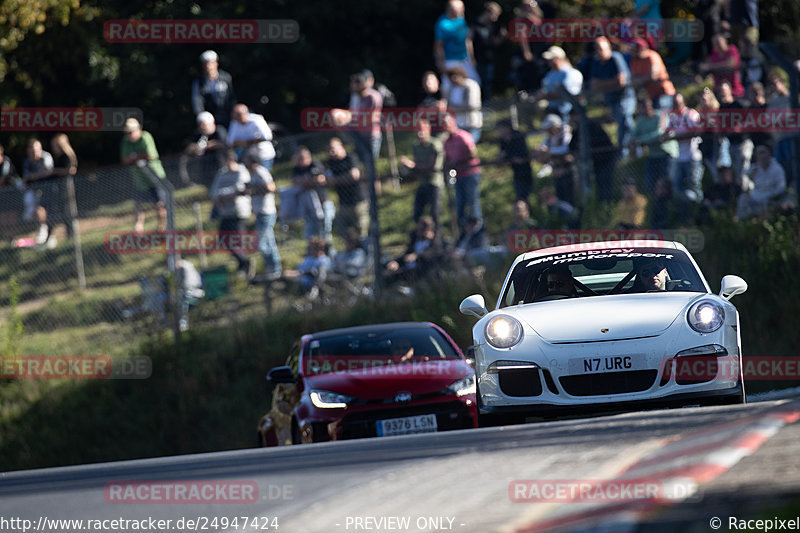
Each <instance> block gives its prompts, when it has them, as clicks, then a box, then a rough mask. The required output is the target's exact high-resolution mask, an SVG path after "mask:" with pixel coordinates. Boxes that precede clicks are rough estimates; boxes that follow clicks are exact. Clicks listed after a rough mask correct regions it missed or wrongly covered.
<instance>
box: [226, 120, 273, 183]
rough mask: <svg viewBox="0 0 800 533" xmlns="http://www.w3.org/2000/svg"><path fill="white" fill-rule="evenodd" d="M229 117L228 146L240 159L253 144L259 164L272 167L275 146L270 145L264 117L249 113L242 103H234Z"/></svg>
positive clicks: (270, 139) (270, 138) (269, 130)
mask: <svg viewBox="0 0 800 533" xmlns="http://www.w3.org/2000/svg"><path fill="white" fill-rule="evenodd" d="M231 119H232V120H231V125H230V128H228V146H230V147H231V148H233V149H234V150H236V155H237V156H238V157H239V158H240V159H241V157H242V154H243V153H244V152H245V150H247V149H248V148H250V147H251V146H255V147H256V149H257V153H258V157H259V159H260V160H261V165H262V166H263V167H264V168H266V169H267V170H270V169H272V162H273V160H274V159H275V147H274V146H272V130H271V129H270V127H269V125H268V124H267V121H266V120H265V119H264V117H263V116H262V115H258V114H256V113H251V112H250V110H249V109H247V106H246V105H244V104H236V105H235V106H234V107H233V113H231Z"/></svg>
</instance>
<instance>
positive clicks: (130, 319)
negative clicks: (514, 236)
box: [0, 97, 708, 353]
mask: <svg viewBox="0 0 800 533" xmlns="http://www.w3.org/2000/svg"><path fill="white" fill-rule="evenodd" d="M574 107H575V109H576V110H577V111H578V112H577V113H575V114H574V115H573V116H571V117H569V116H567V117H565V120H564V121H563V123H564V124H565V125H566V124H571V125H572V131H571V135H572V139H571V140H570V139H567V142H568V146H567V148H566V149H565V150H564V151H562V152H560V153H559V154H553V153H547V152H545V151H543V150H541V149H539V147H540V146H541V145H542V144H543V143H544V144H547V143H548V142H552V139H551V140H550V141H548V136H549V135H550V136H552V135H553V133H552V131H551V132H550V133H548V132H547V131H546V130H547V128H545V127H543V126H547V123H546V116H547V111H546V108H545V107H544V106H542V105H541V104H540V103H538V102H535V101H528V100H525V99H521V98H519V97H515V98H508V99H495V100H492V101H490V102H487V103H484V106H483V109H482V115H483V128H482V136H481V139H480V143H479V151H480V153H481V155H482V158H481V165H482V169H483V172H482V184H481V191H482V192H481V202H482V204H483V212H484V217H485V220H486V227H487V229H488V235H489V244H490V245H491V247H492V249H493V251H496V252H497V254H495V256H496V257H500V256H501V254H502V252H503V247H504V246H505V245H507V244H508V237H507V235H508V231H509V229H511V228H513V227H514V226H515V225H517V226H516V227H519V225H518V224H519V220H517V219H515V218H514V217H515V214H514V213H515V206H514V204H515V201H516V200H519V199H520V192H519V191H520V189H519V188H518V187H517V186H516V184H515V180H516V179H517V177H516V176H515V173H516V170H512V167H511V165H510V160H509V157H508V154H505V155H506V157H503V153H502V152H501V150H500V141H501V139H500V135H499V133H498V132H499V131H500V129H501V128H499V127H498V126H499V125H501V124H503V123H510V125H511V126H512V128H513V129H516V130H519V131H520V132H521V134H522V135H523V138H524V140H525V147H526V149H527V151H528V152H529V155H530V158H531V162H530V163H529V167H530V171H531V172H530V174H531V177H530V180H531V183H530V186H529V188H528V189H527V194H523V199H524V200H527V203H528V204H529V205H530V207H531V215H530V217H529V218H530V222H531V224H530V225H529V226H528V228H531V229H532V228H536V229H566V228H580V227H583V228H613V227H615V226H620V227H624V226H625V225H626V224H628V221H627V220H623V219H621V218H620V217H619V212H618V210H619V207H618V205H617V202H618V201H619V199H620V198H621V197H622V195H623V194H622V193H623V191H622V189H623V188H624V186H625V184H626V183H628V182H633V183H636V184H637V185H638V187H639V190H640V191H641V192H642V193H643V194H644V198H645V199H646V200H647V202H648V205H647V207H646V208H645V209H644V212H645V213H646V218H644V219H643V220H642V221H641V226H642V227H650V228H653V227H655V228H659V226H658V225H655V226H653V225H651V224H652V222H653V220H660V222H658V224H661V227H664V228H666V227H671V225H673V224H676V223H679V222H680V221H681V220H683V219H681V217H685V216H688V215H687V213H686V212H684V211H682V209H684V207H683V206H685V205H686V204H685V203H684V204H681V203H680V202H675V203H674V204H672V205H668V206H666V207H665V206H664V205H661V204H660V203H659V202H660V200H659V194H660V193H659V190H658V187H657V186H656V183H658V180H657V179H655V180H654V179H653V178H652V176H653V173H654V172H656V173H657V172H661V171H662V170H661V169H655V170H654V169H653V168H650V167H651V166H652V165H653V163H652V158H651V157H649V156H648V154H647V150H644V151H638V152H637V151H636V149H634V151H633V152H632V153H631V154H630V156H629V157H628V158H627V159H626V160H622V159H621V158H620V153H619V150H618V147H617V145H616V126H615V125H614V123H613V122H612V121H611V118H610V115H609V114H608V111H607V109H606V108H604V107H602V106H597V107H591V108H589V110H588V111H587V110H586V109H584V108H583V107H581V106H580V105H579V104H576V105H575V106H574ZM553 131H555V130H553ZM382 133H383V135H382V143H381V147H380V152H379V153H380V157H379V158H378V159H377V161H376V175H377V178H378V179H377V180H376V198H379V201H378V203H377V205H378V206H379V208H380V209H379V210H378V209H376V210H374V211H370V205H371V203H372V202H371V195H370V192H371V191H370V185H371V184H370V180H369V179H368V177H369V173H368V172H366V169H365V168H364V166H363V165H361V164H359V163H358V161H357V159H353V160H349V159H348V158H347V157H344V158H343V155H342V154H347V156H348V157H350V156H352V155H355V154H356V153H358V152H360V151H362V150H363V148H361V149H360V148H358V147H357V145H356V144H355V143H354V142H353V137H352V132H349V131H339V130H336V129H335V128H334V129H331V130H330V131H314V132H306V133H303V134H299V135H285V136H282V137H280V138H277V139H275V140H274V145H275V148H276V158H275V160H274V166H273V168H272V175H273V177H274V179H275V182H276V185H277V187H278V191H277V193H276V194H275V196H276V199H277V204H278V216H277V223H276V225H275V229H274V232H275V237H276V241H277V247H278V250H279V253H280V256H281V263H282V269H283V275H282V276H281V277H280V278H276V279H273V277H274V276H273V277H270V276H267V274H269V272H267V269H266V265H265V262H264V260H263V259H262V258H261V254H259V253H258V250H257V247H255V248H250V249H248V250H247V253H248V255H249V257H250V258H251V260H252V261H253V262H254V264H255V278H254V279H246V278H245V277H244V276H239V275H237V273H236V266H237V265H236V261H234V259H233V258H232V257H231V254H230V253H229V250H228V249H226V248H224V249H206V248H205V247H199V248H195V249H184V250H181V251H182V252H183V253H182V254H178V253H175V252H177V251H178V250H174V251H173V253H168V252H169V250H167V249H164V248H163V247H162V248H158V246H154V244H153V241H152V239H150V240H148V241H146V243H145V244H142V243H141V242H139V241H137V239H138V238H139V237H137V234H136V233H134V224H135V217H134V212H135V201H134V200H135V198H137V197H139V199H140V200H142V199H143V198H142V196H141V194H142V193H141V191H139V192H137V188H136V186H135V182H134V179H133V176H132V169H131V168H130V167H124V166H111V167H105V168H99V169H95V170H92V171H90V172H79V173H78V174H77V175H76V176H74V177H69V178H64V179H61V180H56V181H55V182H50V183H47V184H45V185H44V186H43V187H38V188H37V190H42V195H41V197H38V198H36V197H32V195H31V192H29V191H26V190H25V189H24V188H22V187H20V188H16V187H13V186H11V187H5V188H0V235H2V239H3V240H2V244H0V279H3V280H7V281H8V280H12V279H13V280H14V281H15V283H13V284H12V283H8V282H4V283H2V284H0V303H1V304H2V308H0V315H2V316H0V320H3V321H8V320H9V318H10V317H11V316H12V315H14V316H17V317H19V320H21V323H22V326H23V330H24V332H25V337H26V342H27V344H26V349H28V350H34V351H36V350H39V351H41V352H45V351H52V349H53V348H52V343H53V339H57V342H59V343H63V345H61V346H58V347H57V348H56V349H57V350H61V351H64V350H66V351H68V352H70V353H71V351H74V350H75V349H80V347H78V348H75V347H74V346H71V345H70V341H71V339H73V338H77V337H79V336H81V335H83V336H86V337H93V336H94V337H96V338H99V337H102V336H104V335H108V338H109V339H110V340H108V344H109V345H110V346H113V347H114V348H115V349H119V346H130V349H131V350H134V349H135V346H136V345H137V341H138V340H140V339H142V338H143V337H144V336H148V335H150V336H155V337H157V336H158V335H160V334H161V332H163V331H164V330H170V329H171V330H173V331H174V332H175V334H176V335H180V332H181V330H184V329H186V328H187V327H189V325H192V326H195V325H198V324H204V323H219V322H220V321H225V320H231V319H238V318H241V317H244V316H247V314H248V313H251V312H253V313H255V312H263V309H264V308H265V305H266V308H267V309H268V310H269V311H275V310H276V309H282V308H283V309H285V308H294V309H296V310H298V311H304V310H307V309H308V308H309V307H311V306H314V305H330V306H334V305H350V304H352V303H354V302H355V301H356V300H358V299H359V298H370V297H374V296H375V294H376V290H380V288H381V284H380V280H382V279H384V276H385V274H386V272H385V268H386V265H387V263H389V262H390V261H391V260H392V259H393V258H396V257H398V256H402V254H403V253H404V251H405V250H406V247H407V246H408V245H409V241H408V240H407V236H408V235H409V232H411V231H412V230H414V228H415V220H414V216H413V214H414V207H413V204H414V194H415V192H416V189H417V187H418V186H419V181H418V180H417V176H416V175H415V173H414V172H410V171H408V170H407V169H406V167H405V165H404V164H403V163H402V160H403V159H402V158H403V157H404V156H405V157H408V158H413V153H414V143H415V142H416V140H417V133H416V129H415V128H414V127H408V128H396V129H394V130H391V131H386V130H384V131H383V132H382ZM433 133H434V135H436V134H437V133H439V132H437V131H434V132H433ZM334 137H338V138H340V139H341V140H342V141H343V142H342V144H341V145H340V146H336V144H337V143H336V142H335V141H334V142H332V138H334ZM301 147H305V148H307V149H308V156H309V161H304V160H301V159H299V158H298V157H299V156H298V152H302V150H300V148H301ZM550 148H551V149H552V144H551V145H550ZM362 159H363V158H362ZM224 160H225V152H224V151H223V152H219V153H213V152H207V153H205V154H204V155H203V156H201V157H196V156H189V155H178V156H173V157H165V158H163V159H162V163H163V166H164V169H165V172H166V179H164V180H158V179H157V178H155V180H154V182H153V183H154V184H156V185H158V189H159V191H160V196H159V197H160V198H161V199H163V200H164V202H165V207H166V210H167V215H168V217H167V221H166V222H167V228H166V229H167V230H168V231H169V232H174V234H176V235H177V234H180V235H184V236H191V235H193V234H196V235H202V234H203V233H202V232H213V231H216V230H217V229H218V228H219V223H220V221H219V219H218V218H214V215H213V211H214V206H213V202H212V201H211V199H210V198H209V188H210V187H211V185H212V182H213V181H214V178H215V175H216V173H217V170H218V169H219V168H220V167H221V166H222V165H223V164H224ZM354 169H357V170H354ZM443 170H444V171H445V174H444V181H445V186H444V188H443V190H441V191H439V194H440V197H441V199H440V201H441V230H442V235H443V237H444V239H443V240H444V242H445V243H446V247H447V248H449V249H451V250H452V249H453V248H455V246H456V243H457V241H458V239H459V237H460V236H462V234H463V233H464V230H463V228H459V227H458V225H457V223H456V220H455V219H456V216H455V214H454V200H455V193H454V188H453V184H454V183H455V181H456V180H457V179H458V175H455V176H452V175H450V174H449V173H448V172H447V168H444V169H443ZM353 172H358V173H359V175H358V177H359V179H358V180H356V179H355V177H354V174H353ZM661 177H663V176H661ZM706 179H708V176H707V177H706ZM523 190H524V189H523ZM311 193H313V194H311ZM378 195H379V196H378ZM144 200H145V201H144V202H143V206H144V212H145V226H144V233H143V235H146V236H152V235H159V231H161V230H163V229H165V228H163V227H160V224H161V223H163V221H160V220H159V216H158V210H157V209H156V207H155V205H154V204H153V203H152V202H148V201H146V200H147V198H146V197H145V198H144ZM32 201H36V202H37V203H38V204H41V205H44V206H45V207H47V208H48V223H49V224H51V226H52V234H51V237H50V239H49V240H47V241H44V242H41V238H40V237H41V236H40V235H38V233H39V227H38V223H37V222H36V215H35V209H34V210H32V209H33V207H34V206H33V204H32V203H31V202H32ZM567 206H569V207H567ZM694 207H695V208H696V206H694ZM695 214H696V213H695ZM376 215H377V221H378V222H379V223H375V224H373V221H374V220H375V219H376ZM659 216H660V217H661V218H660V219H658V218H657V217H659ZM253 222H254V221H253V219H250V220H249V222H248V224H249V225H248V229H253V228H254V224H253ZM348 236H351V237H354V238H353V239H352V241H353V242H352V243H348V242H347V237H348ZM312 237H320V238H323V239H325V240H326V243H327V248H325V252H326V253H325V255H326V256H333V257H334V259H333V260H332V261H331V263H330V264H327V265H326V268H325V270H326V271H330V272H334V270H335V269H334V265H333V262H334V261H335V255H334V254H333V253H330V252H331V249H333V250H334V251H336V252H338V253H340V254H342V256H341V258H349V259H352V260H353V261H354V263H352V264H350V265H349V266H348V265H347V264H346V263H345V262H342V265H340V268H339V272H338V273H336V274H335V275H331V276H330V278H329V279H323V280H318V279H315V280H313V281H312V282H311V283H304V281H303V279H304V272H305V271H304V270H303V268H300V269H299V270H300V272H299V273H298V272H293V271H297V270H298V267H303V265H304V263H307V262H308V252H309V249H310V248H312V246H311V244H310V239H311V238H312ZM37 238H38V239H37ZM114 239H116V240H114ZM126 239H127V240H126ZM126 242H127V243H128V244H129V246H127V247H126V246H121V247H117V248H115V247H114V243H116V244H120V243H126ZM130 243H133V244H132V245H130ZM376 245H377V246H376ZM356 249H361V250H362V251H361V252H357V251H356V252H354V250H356ZM351 252H354V253H351ZM505 252H506V253H507V250H505ZM354 256H357V257H354ZM476 257H478V259H477V260H478V261H486V262H489V261H490V260H491V258H492V254H488V255H482V256H476ZM496 257H495V258H496ZM506 257H507V256H505V255H502V258H503V260H505V259H506ZM314 264H315V263H314V262H313V261H311V262H310V263H309V264H305V267H308V268H307V270H308V271H307V272H305V274H309V275H310V276H311V277H312V278H313V277H314V276H316V275H317V274H318V273H319V272H318V271H314V268H315V267H314ZM498 264H501V262H498ZM353 265H355V266H353ZM348 268H349V270H348ZM376 272H378V275H377V276H376ZM293 276H294V277H293ZM306 278H308V276H306ZM195 289H200V290H199V291H198V290H195ZM234 317H235V318H234ZM59 332H60V334H59ZM53 335H56V336H55V337H53ZM78 346H81V345H80V344H78Z"/></svg>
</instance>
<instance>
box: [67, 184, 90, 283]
mask: <svg viewBox="0 0 800 533" xmlns="http://www.w3.org/2000/svg"><path fill="white" fill-rule="evenodd" d="M66 178H67V182H66V183H67V212H68V213H69V224H70V226H71V228H72V245H73V248H74V250H75V271H76V272H77V273H78V287H80V289H81V290H82V291H84V290H86V270H85V269H84V266H83V249H82V248H81V233H80V231H79V227H78V202H77V201H76V200H75V180H74V179H73V177H72V176H71V175H68V176H67V177H66Z"/></svg>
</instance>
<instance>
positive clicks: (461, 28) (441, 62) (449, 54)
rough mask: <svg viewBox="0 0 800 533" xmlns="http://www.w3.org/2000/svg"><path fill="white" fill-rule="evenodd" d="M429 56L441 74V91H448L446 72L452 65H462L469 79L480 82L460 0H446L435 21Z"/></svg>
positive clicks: (448, 84) (462, 3)
mask: <svg viewBox="0 0 800 533" xmlns="http://www.w3.org/2000/svg"><path fill="white" fill-rule="evenodd" d="M433 55H434V58H435V60H436V68H437V69H438V70H439V74H440V75H441V76H442V91H443V92H444V93H445V94H447V93H448V92H449V91H450V80H449V79H448V78H447V76H446V73H447V71H449V70H450V69H451V68H453V67H455V66H460V67H462V68H463V69H464V70H465V71H466V73H467V76H468V77H469V79H471V80H473V81H476V82H478V83H480V82H481V80H480V77H479V76H478V71H477V69H476V68H475V56H474V53H473V48H472V39H471V38H470V36H469V27H468V26H467V21H466V19H465V18H464V2H462V0H448V2H447V6H446V7H445V12H444V13H443V14H442V15H441V16H440V17H439V18H438V19H437V20H436V25H435V26H434V42H433Z"/></svg>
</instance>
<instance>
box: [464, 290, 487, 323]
mask: <svg viewBox="0 0 800 533" xmlns="http://www.w3.org/2000/svg"><path fill="white" fill-rule="evenodd" d="M458 310H459V311H461V314H464V315H473V316H476V317H478V318H481V317H483V315H485V314H486V313H488V311H487V310H486V301H485V300H484V299H483V296H482V295H480V294H473V295H472V296H467V297H466V298H464V301H462V302H461V305H459V306H458Z"/></svg>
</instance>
